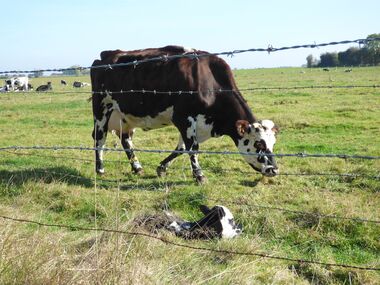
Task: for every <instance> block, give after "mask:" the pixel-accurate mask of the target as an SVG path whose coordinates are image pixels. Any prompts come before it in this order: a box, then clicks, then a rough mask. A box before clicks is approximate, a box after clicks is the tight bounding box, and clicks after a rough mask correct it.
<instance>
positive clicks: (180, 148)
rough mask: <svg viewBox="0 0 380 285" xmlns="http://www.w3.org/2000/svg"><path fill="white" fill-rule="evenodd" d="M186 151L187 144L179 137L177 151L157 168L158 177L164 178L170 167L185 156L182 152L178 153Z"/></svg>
mask: <svg viewBox="0 0 380 285" xmlns="http://www.w3.org/2000/svg"><path fill="white" fill-rule="evenodd" d="M184 150H185V143H184V142H183V139H182V136H181V135H179V139H178V144H177V147H176V148H175V150H174V151H173V152H172V153H171V154H170V155H169V156H168V157H166V158H165V159H164V160H163V161H161V162H160V165H159V166H158V167H157V169H156V171H157V175H158V176H159V177H161V176H164V175H165V174H166V171H167V170H168V167H169V166H170V164H171V163H172V162H173V160H174V159H175V158H176V157H178V156H180V155H181V154H183V153H182V152H178V151H184Z"/></svg>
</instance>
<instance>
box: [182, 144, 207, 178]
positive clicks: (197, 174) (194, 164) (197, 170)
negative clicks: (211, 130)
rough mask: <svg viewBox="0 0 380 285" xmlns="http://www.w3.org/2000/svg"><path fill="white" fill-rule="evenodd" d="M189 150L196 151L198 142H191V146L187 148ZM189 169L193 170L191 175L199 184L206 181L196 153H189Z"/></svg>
mask: <svg viewBox="0 0 380 285" xmlns="http://www.w3.org/2000/svg"><path fill="white" fill-rule="evenodd" d="M186 148H187V147H186ZM188 150H189V151H198V150H199V144H198V143H197V142H192V144H191V146H190V147H189V148H188ZM190 162H191V169H192V170H193V177H194V178H195V180H196V181H197V182H198V183H199V184H203V183H205V182H206V176H204V175H203V171H202V168H201V166H200V165H199V162H198V154H196V153H191V154H190Z"/></svg>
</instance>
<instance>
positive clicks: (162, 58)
mask: <svg viewBox="0 0 380 285" xmlns="http://www.w3.org/2000/svg"><path fill="white" fill-rule="evenodd" d="M373 41H380V38H367V39H357V40H343V41H334V42H328V43H321V44H317V43H313V44H303V45H294V46H284V47H280V48H275V47H273V46H272V45H268V47H267V48H250V49H238V50H233V51H224V52H214V53H201V54H198V53H197V51H194V52H188V53H184V54H178V55H170V56H168V55H163V56H158V57H151V58H146V59H142V60H135V61H131V62H125V63H116V64H105V65H97V66H87V67H70V68H53V69H39V70H8V71H0V74H22V73H36V72H37V73H40V72H63V71H72V70H79V71H82V70H86V69H98V68H111V69H112V68H114V67H123V66H134V67H137V66H138V65H140V64H143V63H147V62H154V61H163V62H165V61H168V60H173V59H179V58H190V59H196V60H199V59H201V58H204V57H210V56H230V57H232V56H234V55H236V54H241V53H247V52H268V53H271V52H278V51H284V50H290V49H300V48H319V47H325V46H334V45H340V44H352V43H356V44H367V43H369V42H373Z"/></svg>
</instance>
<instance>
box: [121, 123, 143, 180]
mask: <svg viewBox="0 0 380 285" xmlns="http://www.w3.org/2000/svg"><path fill="white" fill-rule="evenodd" d="M132 136H133V130H132V131H130V132H128V133H123V134H122V135H121V144H122V146H123V148H124V150H125V152H126V154H127V156H128V159H129V162H130V164H131V168H132V171H133V172H134V173H136V174H139V175H141V174H143V172H144V171H143V168H142V166H141V164H140V162H139V160H138V159H137V156H136V155H135V153H134V151H133V143H132Z"/></svg>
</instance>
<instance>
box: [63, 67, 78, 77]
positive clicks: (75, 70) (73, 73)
mask: <svg viewBox="0 0 380 285" xmlns="http://www.w3.org/2000/svg"><path fill="white" fill-rule="evenodd" d="M62 74H63V75H66V76H81V75H82V72H81V67H80V66H79V65H73V66H70V67H69V69H68V70H63V71H62Z"/></svg>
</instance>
